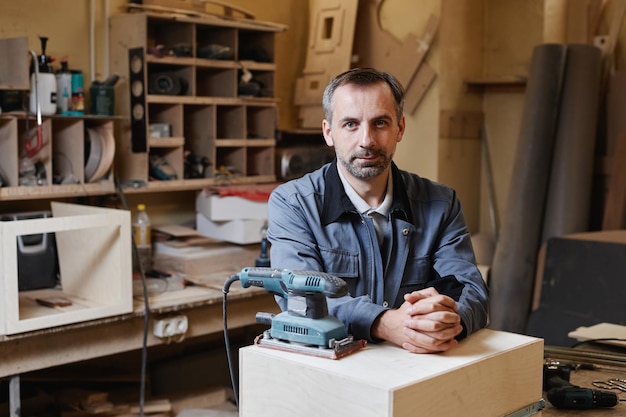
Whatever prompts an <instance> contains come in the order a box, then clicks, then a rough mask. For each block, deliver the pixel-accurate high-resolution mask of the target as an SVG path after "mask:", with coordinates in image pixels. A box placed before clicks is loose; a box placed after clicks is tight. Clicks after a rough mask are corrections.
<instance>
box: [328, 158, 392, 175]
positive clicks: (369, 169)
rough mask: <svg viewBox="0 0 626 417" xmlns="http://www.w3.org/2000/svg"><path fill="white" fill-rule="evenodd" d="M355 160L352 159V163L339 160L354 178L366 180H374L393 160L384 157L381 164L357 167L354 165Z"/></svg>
mask: <svg viewBox="0 0 626 417" xmlns="http://www.w3.org/2000/svg"><path fill="white" fill-rule="evenodd" d="M354 159H355V158H351V159H350V161H347V160H345V159H339V162H340V163H341V165H343V167H344V168H345V169H346V171H348V172H349V173H350V175H352V176H353V177H354V178H358V179H360V180H365V179H368V178H374V177H377V176H379V175H380V174H382V173H383V172H384V171H385V169H387V167H388V166H389V164H390V163H391V158H387V157H384V159H383V160H382V161H381V162H377V163H374V164H369V165H361V166H359V165H356V164H354V163H352V162H353V161H354Z"/></svg>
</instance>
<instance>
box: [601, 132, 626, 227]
mask: <svg viewBox="0 0 626 417" xmlns="http://www.w3.org/2000/svg"><path fill="white" fill-rule="evenodd" d="M624 166H626V134H622V135H621V136H619V137H618V139H617V144H616V146H615V155H613V158H612V163H611V174H610V177H609V187H608V193H607V196H606V204H605V208H604V218H603V220H602V229H603V230H612V229H621V228H623V227H624V225H625V223H626V222H624V218H625V217H626V170H625V169H624Z"/></svg>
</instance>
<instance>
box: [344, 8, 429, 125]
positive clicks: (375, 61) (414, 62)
mask: <svg viewBox="0 0 626 417" xmlns="http://www.w3.org/2000/svg"><path fill="white" fill-rule="evenodd" d="M383 1H384V0H364V1H361V3H360V6H359V10H358V20H357V26H356V35H355V42H354V54H355V56H356V57H357V62H356V64H357V65H358V66H360V67H372V68H376V69H378V70H381V71H388V72H391V73H393V74H394V75H395V76H396V78H398V80H399V81H400V82H401V83H402V85H404V87H405V89H406V97H405V110H406V111H408V112H410V113H412V112H414V111H415V109H416V108H417V105H418V104H419V102H420V100H421V98H422V96H423V95H424V93H425V92H426V90H427V89H428V87H429V86H430V85H431V84H432V82H433V81H434V80H435V78H436V76H437V74H436V73H435V71H434V70H433V69H432V68H430V67H429V66H428V65H427V64H426V63H425V62H424V58H425V57H426V54H427V52H428V50H429V49H430V46H431V45H432V42H433V40H434V38H435V34H436V32H437V28H438V26H439V18H438V17H437V16H434V15H431V16H430V17H429V19H428V21H427V22H426V26H425V28H424V31H423V33H422V36H421V37H419V38H418V37H417V35H415V34H413V33H409V35H408V36H407V37H406V39H404V41H400V40H398V39H397V38H396V37H395V36H393V35H392V34H391V33H389V32H388V31H386V30H385V29H384V28H383V27H382V25H381V23H380V9H381V6H382V4H383Z"/></svg>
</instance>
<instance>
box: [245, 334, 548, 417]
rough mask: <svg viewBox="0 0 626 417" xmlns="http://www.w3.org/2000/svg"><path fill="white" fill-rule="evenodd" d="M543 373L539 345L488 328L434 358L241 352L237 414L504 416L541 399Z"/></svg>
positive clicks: (381, 351) (396, 351) (382, 348)
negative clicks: (336, 357) (332, 357)
mask: <svg viewBox="0 0 626 417" xmlns="http://www.w3.org/2000/svg"><path fill="white" fill-rule="evenodd" d="M542 366H543V341H542V340H540V339H536V338H531V337H528V336H522V335H516V334H512V333H505V332H494V331H492V330H488V329H483V330H481V331H479V332H477V333H475V334H474V335H472V336H470V337H469V338H467V339H466V340H464V341H463V342H461V343H460V344H459V346H458V347H456V348H454V349H452V350H450V351H449V352H446V353H443V354H433V355H419V354H412V353H409V352H407V351H405V350H403V349H401V348H399V347H396V346H393V345H390V344H380V345H368V346H367V347H366V348H365V349H364V350H361V351H359V352H357V353H354V354H352V355H350V356H347V357H344V358H342V359H339V360H330V359H326V358H318V357H312V356H306V355H302V354H296V353H290V352H283V351H277V350H272V349H268V348H264V347H260V346H249V347H246V348H243V349H241V350H240V387H241V391H240V401H239V403H240V409H239V411H240V415H241V416H242V417H252V416H254V417H264V416H268V417H269V416H271V417H283V416H289V417H309V416H313V415H336V414H339V415H342V416H361V417H388V416H394V417H409V416H417V415H420V416H442V417H443V416H461V415H462V416H466V417H473V416H476V417H479V416H480V417H484V416H500V415H507V414H509V413H512V412H514V411H517V410H519V409H521V408H523V407H526V406H529V405H530V404H532V403H534V402H536V401H537V400H539V399H540V398H541V381H542ZM470 382H471V383H470ZM486 392H488V393H489V395H485V393H486Z"/></svg>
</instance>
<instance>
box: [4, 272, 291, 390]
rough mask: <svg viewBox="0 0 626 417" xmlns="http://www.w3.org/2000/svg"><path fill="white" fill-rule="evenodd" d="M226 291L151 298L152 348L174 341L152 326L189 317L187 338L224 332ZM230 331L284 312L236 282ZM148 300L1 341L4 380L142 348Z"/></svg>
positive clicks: (192, 289) (199, 289)
mask: <svg viewBox="0 0 626 417" xmlns="http://www.w3.org/2000/svg"><path fill="white" fill-rule="evenodd" d="M222 300H223V294H222V291H221V289H218V288H215V287H213V288H212V287H211V286H208V287H203V286H188V287H186V288H185V289H183V290H178V291H171V292H164V293H161V294H156V295H151V296H150V297H149V306H150V314H149V318H150V327H149V335H148V338H147V346H148V347H150V346H155V345H160V344H164V343H168V342H170V341H168V340H166V339H160V338H157V337H155V336H153V335H152V322H153V321H154V320H155V319H159V318H163V317H167V316H168V315H177V314H184V315H185V316H187V319H188V322H189V328H188V330H187V332H186V334H185V338H186V339H188V338H192V337H196V336H203V335H207V334H213V333H221V332H222V331H223V328H224V326H223V315H222V306H223V303H222ZM227 306H228V328H229V329H235V328H241V327H245V326H248V325H252V324H254V323H255V322H256V321H255V316H256V313H257V312H259V311H267V312H278V311H279V309H278V306H277V305H276V302H275V300H274V298H273V296H272V295H270V294H269V293H267V292H266V291H265V290H262V289H260V288H249V289H242V288H241V285H240V284H239V283H238V282H236V283H235V284H233V286H232V288H231V291H230V292H229V294H228V304H227ZM144 311H145V308H144V301H143V300H142V299H136V300H135V301H134V310H133V312H132V313H130V314H125V315H119V316H113V317H108V318H105V319H99V320H92V321H89V322H82V323H77V324H71V325H66V326H60V327H54V328H50V329H44V330H39V331H34V332H29V333H22V334H17V335H12V336H6V335H5V336H0V357H1V358H2V360H1V361H0V378H4V377H8V376H14V375H20V374H23V373H25V372H31V371H36V370H41V369H46V368H50V367H53V366H58V365H64V364H68V363H73V362H78V361H82V360H87V359H93V358H99V357H103V356H108V355H113V354H117V353H122V352H127V351H132V350H135V349H141V348H142V344H143V328H144V318H145V314H144Z"/></svg>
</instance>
